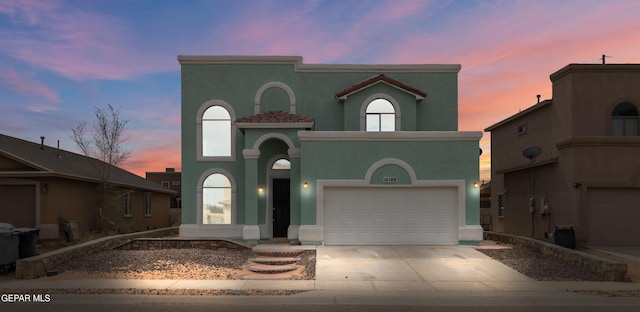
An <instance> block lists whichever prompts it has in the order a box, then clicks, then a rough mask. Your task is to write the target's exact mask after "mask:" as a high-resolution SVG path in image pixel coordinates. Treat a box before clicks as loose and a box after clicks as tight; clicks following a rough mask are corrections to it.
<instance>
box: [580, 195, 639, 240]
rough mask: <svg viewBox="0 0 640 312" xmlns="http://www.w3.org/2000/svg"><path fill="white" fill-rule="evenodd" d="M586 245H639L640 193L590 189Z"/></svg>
mask: <svg viewBox="0 0 640 312" xmlns="http://www.w3.org/2000/svg"><path fill="white" fill-rule="evenodd" d="M587 207H588V208H587V209H588V210H587V225H588V231H589V235H588V243H589V244H594V245H596V244H603V245H607V244H609V245H638V244H640V227H639V226H638V224H639V223H640V221H639V220H640V189H596V188H593V189H589V191H588V205H587Z"/></svg>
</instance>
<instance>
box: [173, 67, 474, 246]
mask: <svg viewBox="0 0 640 312" xmlns="http://www.w3.org/2000/svg"><path fill="white" fill-rule="evenodd" d="M178 61H179V62H180V64H181V68H182V178H183V179H182V225H181V227H180V236H182V237H228V238H239V239H244V240H246V241H250V242H258V241H260V240H268V239H271V238H273V237H287V238H288V239H289V240H290V241H291V242H292V243H302V244H327V245H349V244H459V243H477V242H479V241H480V240H482V228H481V227H480V225H479V191H478V188H474V184H476V185H477V184H478V176H479V140H480V138H481V136H482V132H480V131H477V132H459V131H458V72H459V70H460V65H429V64H415V65H327V64H304V63H303V62H302V58H301V57H295V56H179V57H178Z"/></svg>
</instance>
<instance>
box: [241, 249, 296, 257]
mask: <svg viewBox="0 0 640 312" xmlns="http://www.w3.org/2000/svg"><path fill="white" fill-rule="evenodd" d="M303 252H304V250H302V249H253V254H255V255H256V256H258V257H260V256H263V257H298V256H300V255H302V253H303Z"/></svg>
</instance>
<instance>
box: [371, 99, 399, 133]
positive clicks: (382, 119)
mask: <svg viewBox="0 0 640 312" xmlns="http://www.w3.org/2000/svg"><path fill="white" fill-rule="evenodd" d="M366 129H367V131H369V132H383V131H395V130H396V111H395V109H394V108H393V104H391V102H389V101H387V100H385V99H375V100H373V101H371V103H369V105H368V106H367V120H366Z"/></svg>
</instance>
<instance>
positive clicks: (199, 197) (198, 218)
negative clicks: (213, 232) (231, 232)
mask: <svg viewBox="0 0 640 312" xmlns="http://www.w3.org/2000/svg"><path fill="white" fill-rule="evenodd" d="M216 173H218V174H221V175H223V176H225V177H226V178H227V179H229V183H231V224H236V213H237V210H238V209H237V205H238V184H237V183H236V180H235V178H234V177H233V175H231V173H229V171H227V170H224V169H221V168H212V169H209V170H207V171H205V172H204V173H202V175H201V176H200V179H198V185H197V186H196V188H197V194H196V197H197V198H196V205H197V206H196V223H197V224H199V225H209V224H203V220H202V204H203V199H202V196H203V186H202V185H203V183H204V181H205V180H206V179H207V178H208V177H209V176H210V175H212V174H216Z"/></svg>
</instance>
